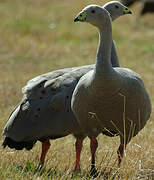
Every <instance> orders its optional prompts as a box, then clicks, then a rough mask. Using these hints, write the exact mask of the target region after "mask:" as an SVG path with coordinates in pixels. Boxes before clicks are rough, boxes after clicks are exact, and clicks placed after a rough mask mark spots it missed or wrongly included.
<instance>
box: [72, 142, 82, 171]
mask: <svg viewBox="0 0 154 180" xmlns="http://www.w3.org/2000/svg"><path fill="white" fill-rule="evenodd" d="M82 143H83V139H77V140H76V142H75V149H76V163H75V169H74V171H80V154H81V151H82Z"/></svg>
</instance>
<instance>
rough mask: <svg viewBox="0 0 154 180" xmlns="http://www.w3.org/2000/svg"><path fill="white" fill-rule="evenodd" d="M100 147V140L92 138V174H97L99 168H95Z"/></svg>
mask: <svg viewBox="0 0 154 180" xmlns="http://www.w3.org/2000/svg"><path fill="white" fill-rule="evenodd" d="M97 147H98V142H97V139H95V138H94V139H90V149H91V170H90V174H91V175H92V176H97V175H98V173H97V170H96V168H95V153H96V150H97Z"/></svg>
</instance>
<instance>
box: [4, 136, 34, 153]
mask: <svg viewBox="0 0 154 180" xmlns="http://www.w3.org/2000/svg"><path fill="white" fill-rule="evenodd" d="M35 143H36V141H27V142H25V141H22V142H16V141H14V140H12V139H11V138H9V137H5V139H4V141H3V143H2V146H3V148H5V147H6V146H8V147H9V148H11V149H13V148H14V149H16V150H22V149H23V148H26V149H27V150H31V149H32V148H33V146H34V144H35Z"/></svg>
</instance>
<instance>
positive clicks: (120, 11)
mask: <svg viewBox="0 0 154 180" xmlns="http://www.w3.org/2000/svg"><path fill="white" fill-rule="evenodd" d="M103 7H104V8H105V9H106V10H107V11H108V12H109V13H110V15H111V19H112V21H114V20H115V19H117V18H118V17H120V16H122V15H125V14H132V11H131V10H130V9H128V7H126V6H124V5H123V4H122V3H120V2H119V1H110V2H108V3H106V4H105V5H104V6H103Z"/></svg>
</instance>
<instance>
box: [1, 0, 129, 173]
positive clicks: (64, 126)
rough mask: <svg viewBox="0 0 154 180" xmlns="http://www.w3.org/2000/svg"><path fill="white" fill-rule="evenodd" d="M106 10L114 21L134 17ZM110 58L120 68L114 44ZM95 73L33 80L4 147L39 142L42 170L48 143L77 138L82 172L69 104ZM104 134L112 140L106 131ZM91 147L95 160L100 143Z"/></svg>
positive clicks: (112, 5) (123, 10)
mask: <svg viewBox="0 0 154 180" xmlns="http://www.w3.org/2000/svg"><path fill="white" fill-rule="evenodd" d="M104 8H106V9H107V10H108V11H109V12H110V14H111V17H112V20H115V19H116V18H118V17H119V16H121V15H124V14H129V13H131V11H130V10H129V9H128V8H127V7H125V6H123V5H122V4H121V3H119V2H117V1H112V2H109V3H106V4H105V5H104ZM111 57H112V58H111V61H112V65H113V66H114V67H115V66H119V62H118V57H117V55H116V51H115V47H114V43H112V53H111ZM113 60H114V61H113ZM92 69H94V65H87V66H81V67H73V68H65V69H60V70H56V71H53V72H49V73H46V74H42V75H40V76H38V77H36V78H34V79H32V80H30V81H29V82H28V83H27V85H26V86H25V87H24V88H23V93H24V97H23V100H22V101H21V103H20V104H19V105H18V106H17V107H16V109H15V110H14V111H13V112H12V114H11V115H10V117H9V120H8V122H7V124H6V126H5V128H4V130H3V135H4V136H6V137H5V139H4V142H3V146H4V147H6V146H9V147H10V148H15V149H17V150H21V149H23V148H26V149H27V150H30V149H31V148H32V147H33V145H34V144H35V143H36V141H37V140H40V141H41V142H42V153H41V158H40V165H41V166H42V165H43V164H44V161H45V156H46V153H47V151H48V149H49V147H50V142H49V139H56V138H60V137H63V136H66V135H68V134H73V135H74V136H75V137H76V138H77V140H76V166H75V170H79V169H80V165H79V161H80V152H81V149H82V142H83V139H84V136H83V135H82V133H81V132H80V127H79V126H78V123H77V122H76V119H75V117H74V115H73V113H72V110H71V106H70V104H71V97H72V93H73V90H74V88H75V86H76V84H77V82H78V80H79V79H80V78H81V77H82V76H83V75H84V74H86V73H87V72H88V71H90V70H92ZM103 133H104V134H106V135H109V136H112V135H110V134H109V133H108V132H107V131H105V130H103ZM90 144H91V151H92V157H94V154H95V152H94V151H93V150H92V149H96V148H97V140H96V139H91V143H90ZM93 147H95V148H93ZM92 159H94V158H92ZM92 162H94V160H92Z"/></svg>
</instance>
